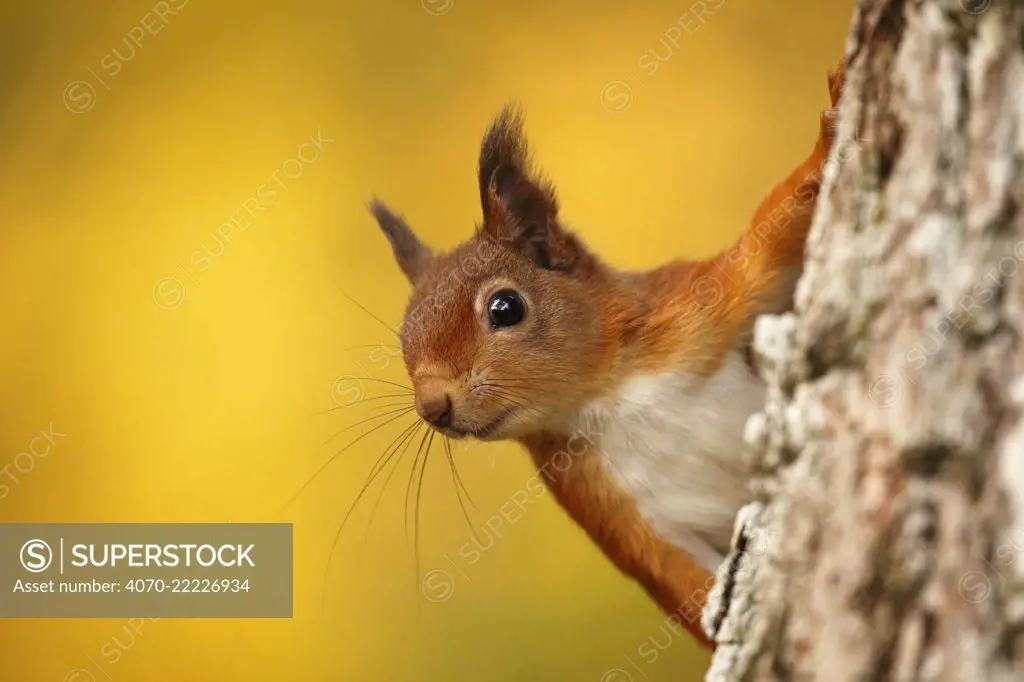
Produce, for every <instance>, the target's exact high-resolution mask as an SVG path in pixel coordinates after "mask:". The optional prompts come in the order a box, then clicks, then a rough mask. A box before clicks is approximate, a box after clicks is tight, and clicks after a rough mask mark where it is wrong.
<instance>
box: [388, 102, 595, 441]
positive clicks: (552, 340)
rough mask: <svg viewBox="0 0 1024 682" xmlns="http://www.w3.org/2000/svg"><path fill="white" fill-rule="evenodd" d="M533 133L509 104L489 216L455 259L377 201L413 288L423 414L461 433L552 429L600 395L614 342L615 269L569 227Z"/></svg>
mask: <svg viewBox="0 0 1024 682" xmlns="http://www.w3.org/2000/svg"><path fill="white" fill-rule="evenodd" d="M522 127H523V126H522V117H521V115H520V113H519V111H518V109H517V108H515V107H514V106H511V105H510V106H506V107H505V109H503V110H502V112H501V113H500V114H499V116H498V117H497V119H496V120H495V121H494V123H493V124H492V125H491V127H490V129H489V130H488V132H487V133H486V135H485V136H484V139H483V143H482V145H481V150H480V161H479V187H480V200H481V206H482V209H483V220H482V222H481V223H480V224H479V225H478V226H477V228H476V230H475V231H474V233H473V235H472V236H471V237H470V238H469V239H467V240H466V241H464V242H463V243H461V244H459V245H458V246H457V247H456V248H455V249H453V250H452V251H451V252H449V253H435V252H434V251H432V250H431V249H430V248H429V247H428V246H426V245H425V244H423V243H422V242H421V241H420V240H419V239H418V238H417V236H416V234H415V233H414V232H413V230H412V229H411V228H410V227H409V225H408V224H407V223H406V221H405V220H404V219H403V218H402V217H401V216H399V215H397V214H396V213H393V212H392V211H391V210H390V209H388V208H387V207H386V206H385V205H384V204H383V203H381V202H380V201H379V200H377V199H374V200H373V201H372V202H371V204H370V210H371V212H372V213H373V215H374V217H375V218H376V219H377V222H378V223H379V225H380V227H381V229H382V230H383V232H384V234H385V235H386V236H387V238H388V241H389V242H390V243H391V247H392V250H393V252H394V255H395V259H396V260H397V261H398V266H399V267H400V268H401V270H402V272H403V273H404V274H405V276H406V278H407V279H408V280H409V281H410V282H411V283H412V285H413V293H412V296H411V298H410V300H409V304H408V307H407V309H406V312H405V317H404V319H403V322H402V325H401V328H400V330H399V336H400V340H401V346H402V353H403V357H404V360H405V365H406V369H407V371H408V372H409V376H410V378H411V380H412V382H413V388H414V390H415V394H416V395H415V405H416V409H417V412H418V413H419V415H420V416H421V417H422V418H423V419H424V420H425V421H426V422H427V423H429V424H430V425H431V426H433V427H434V428H435V429H437V430H438V431H441V432H442V433H444V434H446V435H449V436H452V437H462V436H465V435H472V436H475V437H477V438H479V439H481V440H498V439H504V438H517V437H522V436H525V435H528V434H530V433H534V432H536V431H538V430H541V429H543V428H544V427H545V426H546V425H548V424H550V423H552V420H557V419H558V417H559V416H560V415H563V414H565V413H567V412H568V411H571V410H573V409H574V408H578V407H579V406H580V405H581V404H582V403H583V402H585V401H586V400H587V399H588V398H590V397H593V396H594V394H595V391H596V390H597V389H596V386H595V384H597V383H598V382H599V381H600V380H601V379H600V374H601V373H600V372H599V371H598V370H599V369H600V367H601V366H602V363H603V362H604V361H605V360H606V358H607V356H608V350H609V348H610V347H611V344H610V342H609V332H608V330H609V329H611V328H612V327H613V324H611V318H610V315H613V313H612V312H611V311H610V310H609V305H608V302H607V301H606V300H605V299H606V298H607V297H608V296H609V294H610V292H609V287H608V285H607V282H606V280H608V274H607V271H606V269H605V268H604V267H603V266H602V265H601V264H600V263H599V262H598V260H597V259H596V258H595V257H594V256H592V255H591V254H590V253H589V252H588V251H587V250H586V248H585V247H584V246H583V244H582V243H581V242H580V241H579V240H578V239H577V238H576V236H575V235H574V234H572V232H570V231H569V230H567V229H566V228H565V227H564V226H563V224H562V223H561V222H560V220H559V216H558V201H557V199H556V197H555V192H554V188H553V187H552V186H551V184H550V183H548V182H546V181H544V180H542V179H540V178H539V177H538V176H537V175H535V174H534V172H533V171H532V169H531V166H530V162H529V157H528V154H527V146H526V142H525V140H524V138H523V134H522Z"/></svg>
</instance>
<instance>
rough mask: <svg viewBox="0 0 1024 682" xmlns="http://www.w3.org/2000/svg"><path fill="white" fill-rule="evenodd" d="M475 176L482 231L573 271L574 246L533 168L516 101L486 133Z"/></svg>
mask: <svg viewBox="0 0 1024 682" xmlns="http://www.w3.org/2000/svg"><path fill="white" fill-rule="evenodd" d="M478 179H479V183H480V202H481V205H482V208H483V214H484V221H483V226H482V230H483V232H484V233H485V234H488V235H490V236H491V237H493V238H496V239H497V240H499V241H500V242H503V243H505V244H507V245H509V246H511V247H513V248H515V249H517V250H518V251H520V252H522V253H524V254H525V255H526V256H527V257H529V258H530V259H531V260H533V261H534V262H535V263H537V264H538V265H540V266H541V267H543V268H549V269H554V270H569V269H571V267H572V265H573V264H574V263H575V262H576V258H575V255H576V254H575V251H576V250H577V249H578V244H577V242H576V241H575V239H574V238H572V236H571V235H569V234H567V233H566V232H564V231H563V230H562V229H561V228H560V227H559V226H558V219H557V217H558V200H557V198H556V196H555V190H554V188H553V187H552V186H551V185H550V184H549V183H547V182H543V181H541V180H539V179H538V178H537V177H536V175H535V174H534V172H533V170H532V167H531V163H530V155H529V150H528V148H527V144H526V139H525V138H524V136H523V116H522V113H521V112H520V110H519V108H518V107H517V106H516V105H515V104H508V105H506V106H505V108H504V109H502V110H501V113H499V114H498V117H497V118H496V119H495V120H494V122H493V123H492V124H491V127H490V129H489V130H488V131H487V134H486V135H484V139H483V143H482V144H481V145H480V168H479V178H478Z"/></svg>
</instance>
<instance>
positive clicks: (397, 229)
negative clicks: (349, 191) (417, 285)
mask: <svg viewBox="0 0 1024 682" xmlns="http://www.w3.org/2000/svg"><path fill="white" fill-rule="evenodd" d="M369 209H370V213H372V214H373V217H374V218H376V219H377V224H378V225H380V229H381V231H383V232H384V236H386V237H387V238H388V241H389V242H390V243H391V250H392V251H393V252H394V254H395V260H396V261H398V267H400V268H401V269H402V272H403V273H405V276H406V278H407V279H408V280H409V281H410V282H415V281H416V280H417V279H418V278H419V276H420V275H421V274H423V271H424V270H426V269H427V266H428V265H430V261H431V260H433V258H434V254H433V252H431V250H430V249H429V248H427V247H426V246H425V245H424V244H423V243H422V242H421V241H420V240H419V238H417V237H416V234H415V233H414V232H413V231H412V228H411V227H409V225H408V223H406V222H405V220H403V219H402V217H401V216H399V215H396V214H395V213H392V212H391V210H390V209H389V208H388V207H387V206H385V205H384V203H383V202H382V201H381V200H380V199H378V198H377V197H374V198H373V199H372V200H371V201H370V204H369Z"/></svg>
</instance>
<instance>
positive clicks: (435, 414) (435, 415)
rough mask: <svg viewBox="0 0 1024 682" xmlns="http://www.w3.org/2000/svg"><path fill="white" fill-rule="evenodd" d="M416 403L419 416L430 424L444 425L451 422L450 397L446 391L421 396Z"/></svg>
mask: <svg viewBox="0 0 1024 682" xmlns="http://www.w3.org/2000/svg"><path fill="white" fill-rule="evenodd" d="M417 403H418V405H419V413H420V416H421V417H423V419H425V420H426V421H428V422H430V424H432V425H434V426H438V427H444V426H448V425H449V424H451V423H452V399H451V398H450V397H448V394H447V393H438V394H437V395H432V396H428V397H425V398H421V399H420V400H418V401H417Z"/></svg>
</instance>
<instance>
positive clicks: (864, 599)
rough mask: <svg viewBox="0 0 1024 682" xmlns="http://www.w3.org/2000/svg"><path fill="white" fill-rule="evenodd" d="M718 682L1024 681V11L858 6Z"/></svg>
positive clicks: (980, 2)
mask: <svg viewBox="0 0 1024 682" xmlns="http://www.w3.org/2000/svg"><path fill="white" fill-rule="evenodd" d="M847 51H848V67H847V75H846V78H847V80H846V89H845V92H844V94H843V98H842V102H841V104H840V113H839V134H838V140H837V142H836V144H835V146H834V148H833V152H832V158H831V161H830V164H829V166H828V170H829V172H828V173H826V175H827V178H826V181H825V187H824V190H823V194H822V198H821V199H820V200H819V205H818V207H817V212H816V215H815V222H814V227H813V229H812V231H811V235H810V238H809V243H808V249H807V266H806V269H805V272H804V276H803V278H802V280H801V282H800V285H799V288H798V291H797V303H796V311H795V313H794V314H791V315H787V316H785V317H774V318H763V319H761V320H759V321H758V325H757V339H756V352H757V356H758V359H759V362H760V365H761V371H762V373H763V375H764V376H765V379H766V380H767V381H768V383H769V398H768V402H767V405H766V406H765V411H764V412H763V413H761V414H758V415H755V416H754V417H753V418H752V419H751V421H750V423H748V425H747V436H748V440H750V442H751V444H752V445H753V449H754V450H755V451H756V453H757V455H756V456H757V461H758V465H759V471H760V473H761V474H762V476H761V477H760V479H759V482H758V488H759V498H760V501H759V502H756V503H754V504H752V505H750V506H748V507H747V508H745V509H744V510H743V512H742V513H741V514H740V517H739V518H738V520H737V534H736V538H735V540H734V551H733V553H732V554H731V555H730V557H729V558H728V559H727V560H726V562H725V564H724V565H723V567H722V569H721V570H720V571H719V575H718V582H717V585H716V587H715V589H714V590H713V593H712V595H711V599H710V601H709V604H708V607H707V609H706V610H705V612H704V627H705V629H706V630H707V631H708V632H709V634H710V635H711V636H712V637H714V638H716V639H717V641H718V642H719V648H718V651H717V652H716V654H715V657H714V660H713V663H712V668H711V670H710V672H709V673H708V680H714V681H715V682H719V681H725V680H801V681H802V680H820V681H822V682H842V681H844V680H858V681H864V682H869V681H870V682H874V681H876V680H900V681H903V680H929V681H931V680H948V681H949V682H970V681H973V680H1006V681H1007V682H1009V681H1010V680H1014V681H1016V682H1019V681H1021V680H1024V418H1022V412H1024V177H1022V174H1021V166H1022V162H1024V1H1022V0H959V2H958V0H905V1H903V2H899V1H897V0H860V2H859V7H858V8H857V10H856V13H855V15H854V22H853V28H852V30H851V33H850V37H849V40H848V50H847Z"/></svg>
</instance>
